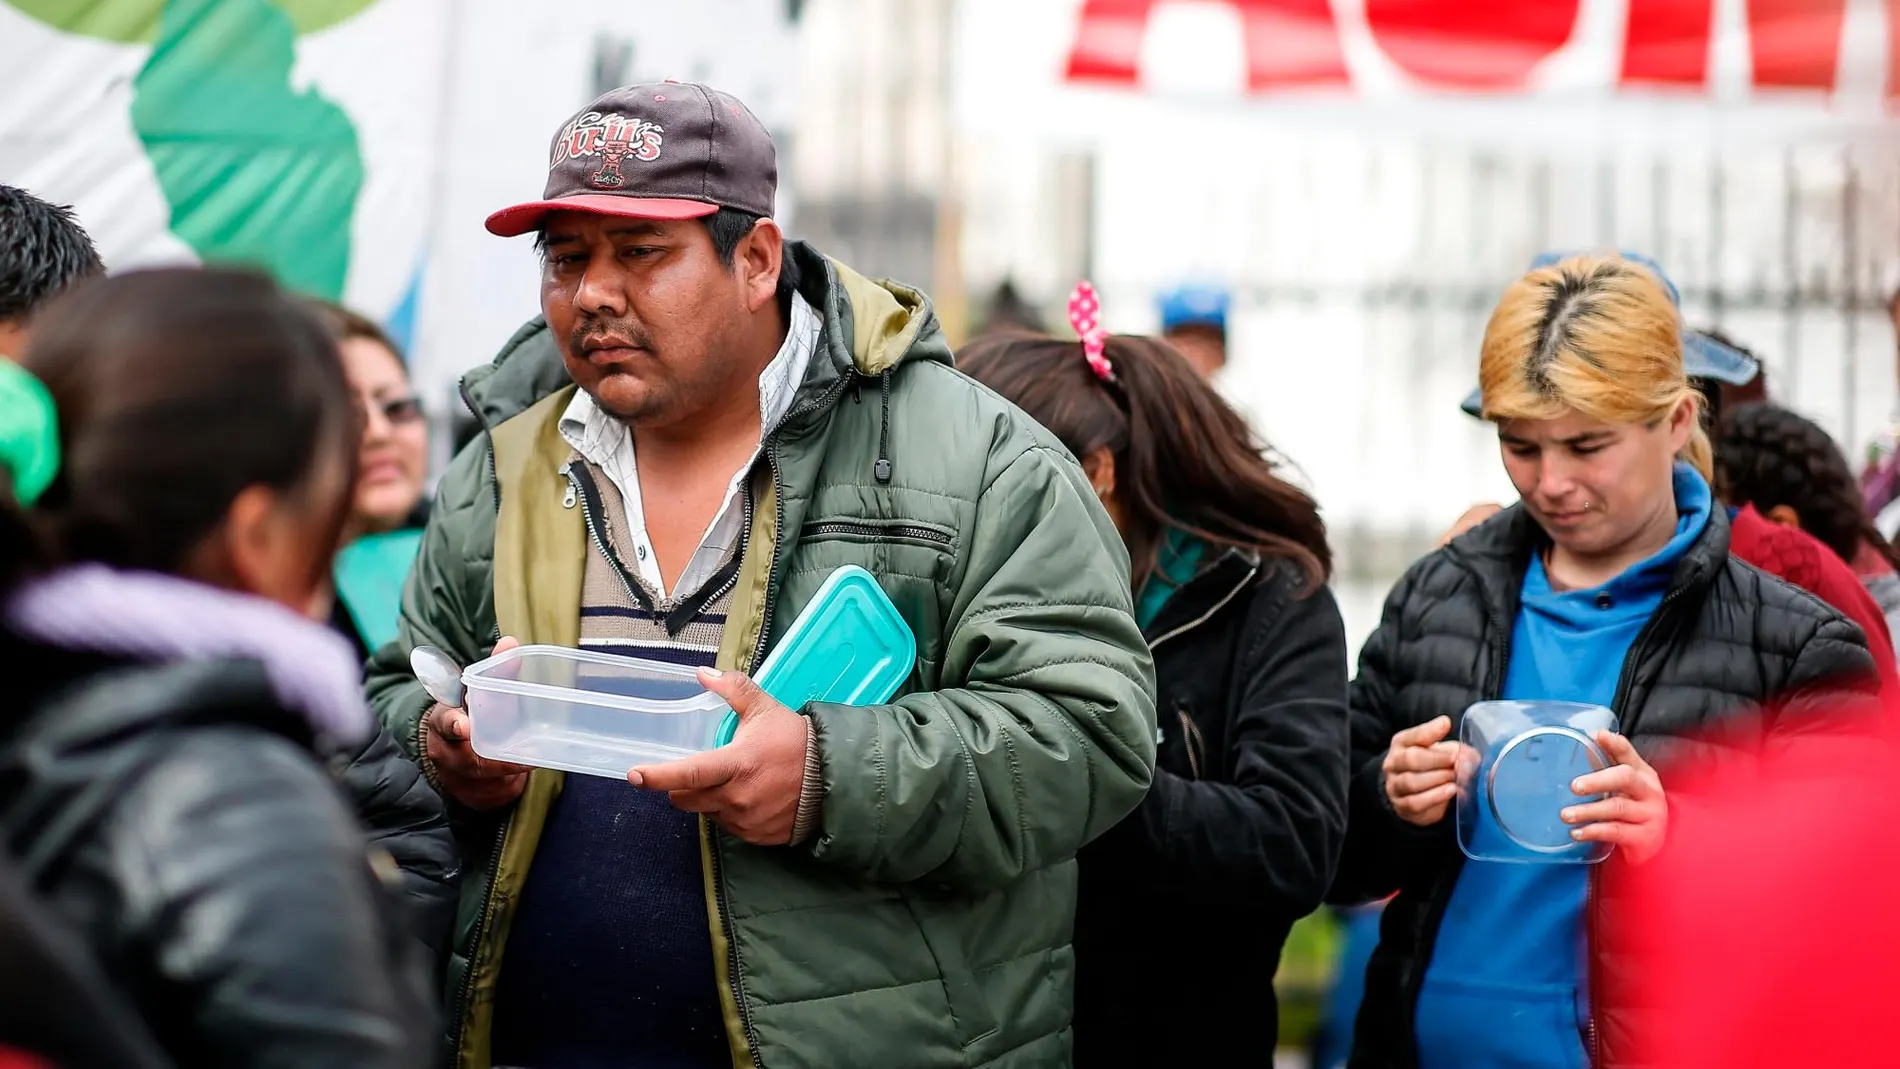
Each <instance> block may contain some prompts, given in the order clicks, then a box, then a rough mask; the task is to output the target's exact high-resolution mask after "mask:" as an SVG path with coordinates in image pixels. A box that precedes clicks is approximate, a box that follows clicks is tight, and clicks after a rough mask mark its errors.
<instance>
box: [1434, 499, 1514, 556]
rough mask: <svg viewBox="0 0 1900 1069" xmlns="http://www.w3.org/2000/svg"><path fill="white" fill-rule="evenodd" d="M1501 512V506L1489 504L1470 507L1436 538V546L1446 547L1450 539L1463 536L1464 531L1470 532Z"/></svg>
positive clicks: (1502, 508)
mask: <svg viewBox="0 0 1900 1069" xmlns="http://www.w3.org/2000/svg"><path fill="white" fill-rule="evenodd" d="M1503 511H1504V506H1503V505H1496V504H1492V503H1490V502H1486V503H1484V504H1482V505H1473V506H1471V507H1470V508H1468V509H1466V510H1465V513H1464V515H1462V516H1460V517H1458V519H1457V520H1456V521H1454V522H1453V523H1452V525H1451V529H1450V530H1448V531H1446V532H1445V533H1444V534H1442V535H1440V536H1439V537H1438V544H1439V545H1440V546H1443V545H1446V544H1447V543H1449V542H1450V541H1451V540H1452V539H1454V538H1457V537H1458V536H1459V535H1461V534H1464V533H1465V532H1466V531H1469V530H1471V529H1472V528H1473V527H1476V526H1478V525H1479V524H1481V523H1483V522H1484V521H1486V520H1488V519H1490V518H1491V517H1493V516H1496V515H1497V514H1498V513H1500V512H1503Z"/></svg>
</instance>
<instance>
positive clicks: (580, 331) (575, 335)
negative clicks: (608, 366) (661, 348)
mask: <svg viewBox="0 0 1900 1069" xmlns="http://www.w3.org/2000/svg"><path fill="white" fill-rule="evenodd" d="M607 338H618V339H620V340H622V341H625V342H626V343H627V344H629V345H631V346H633V347H634V348H636V349H645V350H648V351H649V352H651V351H652V349H653V337H652V335H650V334H648V333H647V332H646V331H645V330H642V329H641V328H640V325H639V324H637V323H634V322H632V321H629V320H611V319H583V320H581V321H580V322H579V323H577V324H575V325H574V330H573V332H572V333H571V334H569V335H568V341H569V343H570V346H569V348H570V351H571V352H574V353H576V354H580V353H585V352H586V351H587V348H586V346H587V343H588V342H590V341H603V340H605V339H607Z"/></svg>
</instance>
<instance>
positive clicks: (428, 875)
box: [338, 728, 462, 973]
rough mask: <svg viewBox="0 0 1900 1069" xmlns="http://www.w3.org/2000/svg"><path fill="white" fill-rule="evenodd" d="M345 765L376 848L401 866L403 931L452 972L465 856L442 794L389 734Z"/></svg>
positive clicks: (352, 796) (395, 877) (393, 878)
mask: <svg viewBox="0 0 1900 1069" xmlns="http://www.w3.org/2000/svg"><path fill="white" fill-rule="evenodd" d="M338 763H340V764H342V772H341V774H340V777H341V779H342V783H343V789H344V792H345V793H346V794H348V796H349V800H350V802H351V803H352V804H353V805H354V806H355V808H356V819H357V821H358V823H360V824H361V825H362V826H363V830H364V832H365V833H367V834H368V836H369V842H370V845H371V846H373V847H377V848H379V849H381V850H383V851H384V852H386V853H387V854H388V855H389V857H390V860H392V861H394V862H395V863H396V868H395V871H394V872H393V873H392V874H391V875H390V878H389V881H388V882H389V884H390V887H391V889H392V890H394V891H395V892H396V895H397V897H398V899H400V901H401V902H402V905H403V910H404V922H405V924H404V927H405V930H407V931H408V932H409V933H410V934H411V935H413V936H414V937H415V938H416V940H417V941H418V942H419V943H421V944H422V946H423V947H424V948H425V949H426V950H427V952H428V961H429V966H430V968H431V970H433V971H435V972H438V973H440V972H442V971H443V970H445V969H446V968H447V967H448V956H449V942H450V936H451V934H452V932H453V929H454V927H455V903H456V900H457V899H458V898H459V897H460V895H461V878H462V851H461V847H460V846H459V845H457V843H456V841H455V835H454V832H453V831H452V830H451V829H450V827H449V817H448V811H447V809H446V808H445V807H444V805H443V802H442V796H441V795H439V794H437V793H436V790H435V788H434V787H431V786H429V781H428V780H427V779H426V778H425V777H424V776H423V775H422V769H421V768H419V767H417V765H416V763H415V761H413V760H411V759H410V757H409V755H408V754H407V753H405V752H404V751H403V749H402V747H401V746H400V745H398V744H397V743H396V740H395V739H393V738H391V737H390V734H389V732H387V731H385V730H383V729H381V728H378V729H377V731H376V734H375V735H373V736H371V737H370V740H369V741H368V742H366V743H364V744H363V746H362V747H361V748H360V749H359V750H357V752H356V754H355V756H353V757H350V758H349V759H348V762H347V763H341V762H338Z"/></svg>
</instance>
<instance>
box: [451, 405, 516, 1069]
mask: <svg viewBox="0 0 1900 1069" xmlns="http://www.w3.org/2000/svg"><path fill="white" fill-rule="evenodd" d="M455 389H456V392H457V393H459V394H461V395H462V404H463V406H464V407H466V408H467V409H468V411H469V414H470V415H472V416H474V417H475V422H477V423H479V424H481V428H482V434H483V435H484V436H486V437H487V439H488V481H489V488H490V490H492V491H493V496H494V498H495V516H496V518H497V519H499V518H500V517H501V472H500V471H499V470H497V469H496V466H495V433H494V428H492V427H490V426H489V425H488V415H487V414H486V413H484V412H483V411H482V409H481V406H480V405H477V404H476V403H475V398H474V397H472V396H470V395H469V392H468V376H467V375H464V376H462V378H461V379H460V380H458V381H457V382H456V384H455ZM488 641H489V643H490V645H491V646H492V645H493V644H494V643H497V642H500V641H501V621H500V620H499V619H497V620H496V621H495V626H494V629H493V633H492V634H491V635H490V636H489V639H488ZM514 822H515V816H514V814H513V813H512V812H511V813H509V814H508V819H506V820H504V821H503V822H502V825H501V828H500V829H499V830H497V831H496V833H495V844H494V845H493V846H492V847H490V848H489V853H488V883H487V886H486V887H484V888H483V889H482V912H481V915H480V916H478V917H476V918H475V931H474V933H473V938H472V939H470V940H469V944H468V947H469V951H468V971H467V973H466V974H465V975H464V976H463V977H462V987H461V990H460V991H458V992H456V995H455V1013H454V1015H453V1016H451V1017H450V1018H449V1021H450V1022H451V1027H452V1028H453V1029H454V1031H453V1032H451V1033H450V1036H449V1057H450V1058H451V1059H453V1062H460V1061H461V1057H462V1038H463V1036H464V1035H465V1034H466V1033H467V1032H468V1003H469V999H470V998H471V997H472V996H473V995H474V992H475V958H476V956H477V955H479V954H480V953H481V947H482V935H483V933H485V932H486V931H487V930H488V920H489V917H490V916H492V915H493V914H494V911H495V880H496V877H497V876H498V875H499V874H498V873H497V872H496V869H497V868H498V867H499V866H500V865H501V848H502V845H503V844H504V843H506V842H507V841H508V830H509V829H510V828H511V827H513V826H514Z"/></svg>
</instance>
